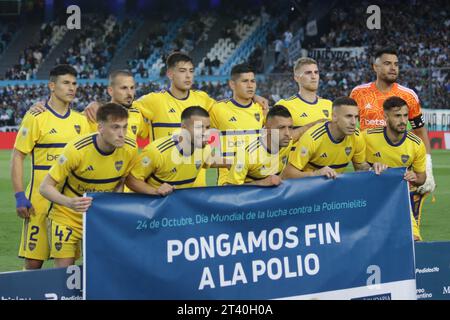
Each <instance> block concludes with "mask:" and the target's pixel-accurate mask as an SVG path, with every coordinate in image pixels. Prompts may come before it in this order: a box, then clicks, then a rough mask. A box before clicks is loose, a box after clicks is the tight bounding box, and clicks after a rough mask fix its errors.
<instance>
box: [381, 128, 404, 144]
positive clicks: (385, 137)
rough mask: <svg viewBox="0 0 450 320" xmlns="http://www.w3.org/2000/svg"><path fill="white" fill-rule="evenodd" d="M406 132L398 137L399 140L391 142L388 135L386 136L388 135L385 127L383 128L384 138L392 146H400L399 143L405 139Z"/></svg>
mask: <svg viewBox="0 0 450 320" xmlns="http://www.w3.org/2000/svg"><path fill="white" fill-rule="evenodd" d="M407 134H408V132H405V134H404V135H403V137H402V138H401V139H400V141H399V142H398V143H397V144H395V143H393V142H392V141H391V140H390V139H389V137H388V135H387V133H386V127H384V128H383V135H384V139H385V140H386V142H387V143H388V144H389V145H390V146H393V147H399V146H401V145H402V144H403V142H404V141H405V139H406V135H407Z"/></svg>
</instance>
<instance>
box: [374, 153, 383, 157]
mask: <svg viewBox="0 0 450 320" xmlns="http://www.w3.org/2000/svg"><path fill="white" fill-rule="evenodd" d="M373 155H374V156H375V157H378V158H381V153H380V152H376V153H374V154H373Z"/></svg>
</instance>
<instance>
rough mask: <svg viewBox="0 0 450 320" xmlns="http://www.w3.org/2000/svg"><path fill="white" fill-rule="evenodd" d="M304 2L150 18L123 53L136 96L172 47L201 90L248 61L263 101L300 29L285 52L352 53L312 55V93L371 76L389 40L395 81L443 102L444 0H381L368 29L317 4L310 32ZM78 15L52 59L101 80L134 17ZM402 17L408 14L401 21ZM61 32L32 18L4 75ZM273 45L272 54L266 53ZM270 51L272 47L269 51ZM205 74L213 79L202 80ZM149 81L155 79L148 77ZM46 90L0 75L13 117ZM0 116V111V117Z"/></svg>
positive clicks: (288, 75)
mask: <svg viewBox="0 0 450 320" xmlns="http://www.w3.org/2000/svg"><path fill="white" fill-rule="evenodd" d="M306 2H307V3H305V6H304V8H305V10H304V11H302V12H298V13H297V14H294V15H292V17H290V18H289V19H286V18H285V17H284V16H282V15H281V14H280V11H276V10H275V11H274V10H273V8H269V9H265V8H262V9H261V11H260V12H258V11H254V10H253V11H252V10H249V9H248V8H242V10H231V9H229V8H228V9H227V10H228V11H227V10H226V11H223V12H222V11H221V12H217V11H216V12H215V11H210V12H208V13H205V14H198V13H196V14H193V15H190V16H189V15H186V16H184V17H183V16H180V17H178V18H174V17H169V16H162V17H156V18H154V21H155V22H154V23H152V28H151V29H149V30H148V33H147V37H146V38H143V39H142V40H141V42H140V43H139V45H138V46H137V47H136V49H133V50H130V53H129V56H127V57H126V60H128V67H129V68H130V69H131V70H132V72H133V73H134V74H135V76H136V78H137V79H138V81H139V82H140V85H139V87H138V92H137V97H139V96H140V95H142V94H145V93H147V92H150V91H153V90H159V89H161V88H163V87H164V85H163V83H164V75H165V67H164V61H165V57H166V56H167V54H169V53H170V52H171V51H173V50H181V51H185V52H188V53H190V54H191V55H194V54H195V55H196V59H195V60H194V62H195V65H196V70H195V73H196V76H197V80H196V82H197V87H198V88H200V89H204V90H205V91H206V92H208V93H209V94H210V95H211V96H213V97H215V98H219V99H220V98H225V97H228V96H229V95H230V90H229V89H228V87H227V84H226V81H225V80H226V79H227V77H228V74H229V71H230V68H231V67H232V66H233V65H234V64H236V63H240V62H242V61H248V62H249V63H250V64H251V65H253V66H254V68H255V70H256V71H257V73H259V74H262V75H263V77H260V78H258V94H260V95H262V96H265V97H268V98H269V100H270V102H271V104H273V103H275V102H276V101H277V100H278V99H280V98H285V97H288V96H290V95H292V94H293V93H295V92H296V91H297V88H296V84H295V83H294V81H293V80H292V63H293V60H294V59H293V58H292V56H291V54H290V51H291V48H290V45H292V43H291V42H292V41H293V40H295V39H297V38H301V49H302V50H301V51H299V52H298V54H296V55H294V58H297V57H298V56H299V55H300V53H302V54H304V55H305V54H306V55H311V54H313V52H314V50H315V49H317V48H325V49H327V48H328V49H329V50H335V49H336V48H338V49H344V50H352V49H351V48H357V50H355V52H357V53H355V54H352V55H351V56H348V57H346V58H336V59H335V58H329V57H328V58H327V57H326V56H325V55H318V56H314V58H315V59H316V60H318V62H319V69H320V71H321V83H320V89H319V94H320V95H321V96H323V97H326V98H329V99H333V98H335V97H337V96H340V95H342V94H349V93H350V90H351V89H352V88H353V87H355V86H356V85H358V84H361V83H365V82H369V81H372V80H373V78H374V74H373V71H372V68H371V65H370V58H371V53H372V52H373V50H374V46H375V45H376V46H384V45H387V44H391V45H395V46H397V48H398V51H399V53H400V56H399V59H400V64H401V66H400V70H401V71H400V78H399V82H400V83H402V84H404V85H406V86H407V87H410V88H412V89H413V90H415V91H416V92H417V93H418V94H419V96H420V98H421V100H422V105H423V106H424V107H426V108H448V107H449V104H448V101H449V90H450V77H449V72H450V64H449V62H448V58H449V53H450V52H449V51H450V48H449V46H448V34H447V32H446V31H445V30H447V29H448V27H450V18H449V16H448V10H445V8H446V2H445V1H443V0H438V1H433V2H425V1H417V2H416V4H413V5H411V6H404V5H401V4H395V3H386V4H384V5H383V8H384V11H383V28H382V29H381V30H369V29H368V28H367V27H366V26H365V23H366V20H365V19H359V18H358V17H359V16H361V15H365V14H366V13H365V11H364V10H363V9H364V8H365V7H364V6H361V5H356V4H357V3H359V2H356V1H354V0H346V1H342V2H340V4H339V5H335V6H334V7H332V8H331V9H330V11H327V12H324V13H323V15H324V16H323V18H322V22H321V27H320V28H319V33H318V35H317V36H313V37H309V36H307V35H305V34H304V33H303V32H304V30H302V28H304V27H305V25H306V22H307V21H309V20H308V19H310V18H311V17H310V16H308V9H307V8H308V5H307V4H308V3H309V2H308V1H306ZM247 9H248V10H247ZM224 16H225V17H224ZM86 18H87V19H86ZM84 19H85V20H83V21H86V22H83V23H84V25H83V28H82V30H81V31H80V32H79V35H77V36H76V37H75V40H74V41H73V42H72V43H71V44H69V45H68V47H67V48H65V50H63V52H64V54H63V55H62V56H61V57H60V59H59V60H58V62H59V63H69V64H72V65H74V66H75V68H76V69H77V71H78V72H79V75H80V76H79V77H80V79H92V80H96V79H105V78H106V77H107V73H108V71H109V63H110V62H111V60H112V57H113V56H114V54H115V53H116V52H117V50H119V48H120V47H125V46H127V43H128V40H129V36H130V34H131V33H132V32H133V30H136V29H137V28H138V26H139V23H142V21H141V19H133V20H131V19H128V20H127V19H125V20H124V21H118V20H117V19H115V18H113V17H112V16H110V17H108V18H104V17H102V16H99V15H98V14H94V15H90V16H88V17H84ZM411 19H414V21H415V23H413V24H412V23H408V21H410V20H411ZM215 25H218V26H220V32H215V31H216V30H214V29H213V27H214V26H215ZM15 30H16V27H15V26H14V25H11V24H3V25H0V34H1V36H0V50H1V49H2V47H6V45H7V43H8V42H10V41H11V38H12V36H13V34H14V31H15ZM65 33H66V30H65V27H64V26H62V25H61V24H57V23H56V22H53V23H50V24H42V27H41V32H40V39H39V42H36V43H33V44H31V45H29V46H28V47H27V49H26V50H25V51H24V52H23V53H21V54H20V57H19V60H18V63H17V64H16V65H11V66H10V67H9V68H8V71H7V73H6V80H15V79H17V80H28V79H33V78H34V75H35V74H36V71H37V69H38V68H39V66H40V64H42V61H43V60H45V58H46V57H47V56H48V54H49V52H50V51H51V50H52V49H53V48H54V47H55V46H56V45H57V44H58V43H60V42H61V39H62V38H63V37H64V35H65ZM199 43H208V45H207V47H204V48H203V49H202V51H201V52H202V54H201V55H199V54H198V51H197V50H196V48H197V46H198V45H199ZM276 44H277V45H278V47H279V48H278V49H277V50H278V52H279V53H278V54H277V53H275V51H276V50H275V45H276ZM274 53H275V54H274ZM0 54H1V53H0ZM274 55H278V57H277V59H275V57H274ZM268 57H269V58H270V59H268ZM208 76H220V77H221V78H220V80H214V82H211V79H210V78H208ZM205 77H206V78H205ZM150 79H152V80H150ZM154 80H157V82H152V81H154ZM98 83H102V84H100V85H91V84H83V85H81V86H80V90H79V93H78V97H77V101H76V105H77V106H78V107H79V108H80V109H82V108H83V107H84V106H85V105H86V104H87V103H88V102H89V101H90V100H92V99H108V97H107V95H106V92H105V82H101V81H99V82H98ZM143 83H146V85H145V86H144V85H143ZM30 88H32V90H30ZM46 90H47V89H46V88H45V85H43V84H27V85H25V83H20V82H19V83H18V84H16V83H12V82H3V83H0V98H1V102H0V108H2V110H3V109H4V110H5V112H6V108H8V109H11V106H14V110H15V112H14V121H15V122H18V121H20V118H21V116H22V115H23V112H24V111H25V110H26V109H27V108H28V106H29V105H30V104H32V102H34V101H36V100H39V99H42V98H43V97H46V96H47V95H48V93H47V91H46ZM16 91H17V92H20V94H18V93H17V92H16ZM2 112H3V111H2ZM10 113H11V112H10V111H8V114H10ZM0 115H1V114H0ZM4 118H5V120H6V116H4ZM10 121H12V120H10Z"/></svg>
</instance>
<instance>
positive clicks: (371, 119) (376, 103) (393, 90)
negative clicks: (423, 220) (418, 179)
mask: <svg viewBox="0 0 450 320" xmlns="http://www.w3.org/2000/svg"><path fill="white" fill-rule="evenodd" d="M373 69H374V71H375V73H376V75H377V79H376V80H375V81H374V82H370V83H366V84H362V85H359V86H357V87H355V88H354V89H353V90H352V92H351V94H350V97H352V98H353V99H354V100H355V101H356V102H357V103H358V107H359V117H360V125H361V130H365V129H369V128H375V127H378V126H385V125H386V122H385V119H384V112H383V103H384V101H386V99H387V98H389V97H393V96H397V97H400V98H402V99H403V100H405V101H406V104H407V106H408V120H409V123H410V125H411V127H412V132H413V133H414V134H415V135H416V136H418V137H419V138H420V139H421V140H422V141H423V143H424V145H425V148H426V153H427V155H426V160H427V161H426V176H427V179H426V181H425V183H424V184H423V185H421V186H420V187H418V188H417V190H412V195H411V197H412V198H413V199H414V201H413V202H414V204H413V207H414V208H416V210H415V211H418V212H419V213H418V215H419V214H420V211H421V208H422V206H423V202H424V200H425V197H426V196H427V195H428V194H429V193H431V192H433V191H434V189H435V187H436V184H435V182H434V177H433V169H432V160H431V146H430V141H429V138H428V132H427V129H426V128H425V122H424V119H423V115H422V110H421V107H420V101H419V97H418V96H417V94H416V93H415V92H414V91H413V90H411V89H408V88H406V87H404V86H402V85H400V84H398V83H397V82H396V81H397V78H398V74H399V64H398V54H397V51H396V50H395V49H392V48H383V49H381V50H379V51H377V52H376V54H375V59H374V63H373Z"/></svg>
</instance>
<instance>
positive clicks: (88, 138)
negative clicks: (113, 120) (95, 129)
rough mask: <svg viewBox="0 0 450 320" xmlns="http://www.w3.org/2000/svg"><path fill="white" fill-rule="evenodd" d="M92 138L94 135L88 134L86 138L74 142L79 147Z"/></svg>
mask: <svg viewBox="0 0 450 320" xmlns="http://www.w3.org/2000/svg"><path fill="white" fill-rule="evenodd" d="M89 140H92V136H88V137H86V138H83V139H81V140H80V141H77V142H75V143H74V145H75V147H78V146H79V145H81V144H83V143H84V142H86V141H89Z"/></svg>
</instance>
